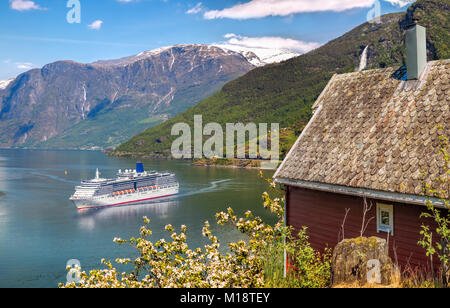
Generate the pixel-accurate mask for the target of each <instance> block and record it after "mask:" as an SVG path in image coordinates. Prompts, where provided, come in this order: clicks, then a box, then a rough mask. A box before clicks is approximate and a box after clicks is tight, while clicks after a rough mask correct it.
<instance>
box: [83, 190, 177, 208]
mask: <svg viewBox="0 0 450 308" xmlns="http://www.w3.org/2000/svg"><path fill="white" fill-rule="evenodd" d="M175 195H176V194H171V195H166V196H160V197H153V198H147V199H141V200H134V201H128V202H122V203H116V204H107V205H99V206H89V207H81V208H79V209H78V210H80V211H81V210H87V209H98V208H101V207H109V206H117V205H123V204H129V203H136V202H142V201H147V200H153V199H159V198H165V197H170V196H175Z"/></svg>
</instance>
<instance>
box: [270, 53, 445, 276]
mask: <svg viewBox="0 0 450 308" xmlns="http://www.w3.org/2000/svg"><path fill="white" fill-rule="evenodd" d="M408 50H409V49H408ZM417 54H420V53H417ZM415 56H417V55H415ZM408 61H410V62H412V61H411V60H410V59H408ZM425 63H426V65H425V66H424V67H423V68H422V69H421V71H419V74H418V75H417V78H410V76H408V78H403V77H404V76H403V75H404V74H405V69H404V68H400V69H399V68H386V69H375V70H367V71H362V72H355V73H348V74H342V75H335V76H333V78H332V79H331V80H330V82H329V84H328V85H327V87H326V88H325V89H324V91H323V93H322V94H321V96H320V97H319V98H318V100H317V102H316V103H315V104H314V106H313V111H314V115H313V118H312V119H311V121H310V122H309V124H308V125H307V126H306V128H305V129H304V130H303V132H302V134H301V136H300V137H299V138H298V140H297V142H296V143H295V144H294V146H293V148H292V149H291V151H290V152H289V154H288V155H287V157H286V158H285V160H284V161H283V163H282V165H281V166H280V167H279V169H278V170H277V172H276V173H275V175H274V178H275V181H276V182H277V183H280V184H283V185H284V186H285V187H286V220H287V224H288V225H290V226H293V227H294V228H295V229H296V231H298V230H299V229H300V228H301V227H302V226H306V227H308V235H309V236H310V241H311V245H312V246H313V247H314V248H315V249H317V250H322V249H323V248H324V247H327V246H328V247H330V248H333V247H334V246H335V245H336V244H337V243H338V242H339V241H341V240H342V239H343V234H342V233H343V232H344V236H345V238H355V237H359V236H360V232H361V227H362V220H363V206H364V199H366V200H367V203H368V204H372V208H371V210H370V212H368V213H367V215H366V221H368V219H371V220H370V223H369V224H368V227H367V230H366V232H365V233H364V236H377V237H381V238H389V245H390V253H391V257H392V258H393V260H398V262H399V264H400V265H401V266H403V267H404V266H405V265H407V264H409V265H411V266H412V267H413V268H414V267H417V266H419V267H422V268H426V266H427V264H429V258H427V257H426V255H425V250H424V249H423V248H421V247H419V245H418V244H417V242H418V241H419V240H420V239H421V235H420V234H419V232H420V230H421V225H422V224H423V223H425V224H428V225H430V226H432V223H433V222H432V221H431V220H430V219H427V220H424V219H421V218H420V214H421V213H422V212H424V211H426V210H427V209H426V207H425V203H426V201H427V200H428V198H427V197H426V196H425V195H424V193H423V183H429V184H434V185H435V187H436V188H440V189H445V190H446V196H443V197H444V198H446V199H448V183H447V184H446V185H444V184H443V183H436V179H437V177H438V176H440V175H443V174H444V173H445V170H444V159H443V157H442V155H441V154H440V153H439V148H440V141H439V134H440V133H441V134H443V135H446V136H449V125H450V60H440V61H433V62H428V63H427V62H426V59H425ZM407 70H408V71H409V70H410V67H409V66H408V68H407ZM405 79H408V80H405ZM438 124H440V125H442V128H441V129H438V127H437V126H438ZM423 171H426V172H427V173H426V175H422V173H423ZM432 201H433V202H434V203H435V204H436V205H437V206H442V202H441V203H440V202H439V200H438V199H432ZM346 209H349V210H348V214H347V217H346V221H345V224H344V228H342V227H341V226H342V224H343V221H344V217H345V214H346ZM444 211H445V210H444ZM342 231H343V232H342ZM435 261H436V262H439V261H438V260H435Z"/></svg>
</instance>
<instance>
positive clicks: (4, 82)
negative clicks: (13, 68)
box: [0, 78, 14, 90]
mask: <svg viewBox="0 0 450 308" xmlns="http://www.w3.org/2000/svg"><path fill="white" fill-rule="evenodd" d="M13 80H14V78H11V79H8V80H0V90H3V89H6V87H7V86H8V85H9V84H10V83H11V82H12V81H13Z"/></svg>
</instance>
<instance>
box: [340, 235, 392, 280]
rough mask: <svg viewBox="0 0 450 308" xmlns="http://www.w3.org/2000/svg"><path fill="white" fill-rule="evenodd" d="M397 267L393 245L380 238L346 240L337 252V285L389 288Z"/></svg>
mask: <svg viewBox="0 0 450 308" xmlns="http://www.w3.org/2000/svg"><path fill="white" fill-rule="evenodd" d="M394 275H395V266H394V264H393V262H392V260H391V258H390V257H389V245H388V243H387V242H386V240H385V239H381V238H378V237H371V238H366V237H359V238H355V239H345V240H343V241H342V242H340V243H339V244H337V245H336V247H335V248H334V251H333V284H334V285H337V284H342V283H344V284H355V283H358V284H361V285H365V284H367V283H377V284H382V285H389V284H391V283H392V280H393V277H394Z"/></svg>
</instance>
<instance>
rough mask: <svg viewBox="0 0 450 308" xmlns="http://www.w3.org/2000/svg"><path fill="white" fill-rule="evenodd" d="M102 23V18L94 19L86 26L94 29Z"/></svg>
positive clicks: (98, 27)
mask: <svg viewBox="0 0 450 308" xmlns="http://www.w3.org/2000/svg"><path fill="white" fill-rule="evenodd" d="M102 24H103V21H102V20H96V21H94V22H93V23H91V24H90V25H89V26H88V27H89V28H91V29H94V30H100V28H101V27H102Z"/></svg>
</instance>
